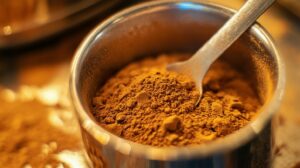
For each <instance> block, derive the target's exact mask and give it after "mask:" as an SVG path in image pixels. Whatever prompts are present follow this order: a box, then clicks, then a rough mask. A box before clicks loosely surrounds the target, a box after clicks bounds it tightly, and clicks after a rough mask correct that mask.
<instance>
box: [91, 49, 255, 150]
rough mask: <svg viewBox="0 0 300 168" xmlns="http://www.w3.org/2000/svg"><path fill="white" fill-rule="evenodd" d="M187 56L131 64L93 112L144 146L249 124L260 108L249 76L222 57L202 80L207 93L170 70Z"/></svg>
mask: <svg viewBox="0 0 300 168" xmlns="http://www.w3.org/2000/svg"><path fill="white" fill-rule="evenodd" d="M188 56H189V55H188V54H170V55H160V56H158V57H156V58H147V59H145V60H142V61H139V62H136V63H132V64H130V65H128V66H127V67H125V68H124V69H122V70H121V71H120V72H118V73H117V74H116V75H115V76H113V77H112V78H111V79H109V80H108V81H107V82H106V84H105V85H104V86H103V87H101V88H100V90H99V91H98V92H97V93H96V96H95V97H94V98H93V114H94V116H95V118H96V119H97V121H98V122H99V123H100V125H101V126H103V127H104V128H106V129H108V130H109V131H111V132H113V133H114V134H116V135H118V136H120V137H122V138H125V139H128V140H131V141H134V142H138V143H141V144H145V145H152V146H159V147H162V146H185V145H190V144H201V143H205V142H208V141H211V140H214V139H216V138H220V137H223V136H226V135H228V134H230V133H232V132H234V131H236V130H238V129H240V128H241V127H243V126H245V125H246V124H247V123H248V122H249V121H250V120H251V119H252V118H253V117H254V116H255V114H256V111H257V109H258V108H259V107H260V102H259V101H258V97H257V95H256V94H255V92H254V90H253V89H252V87H251V85H250V83H249V80H247V78H245V77H244V76H243V75H242V74H240V73H239V72H237V71H236V70H235V69H233V68H232V67H231V66H230V65H228V64H227V63H225V62H222V61H220V60H218V61H216V62H215V63H214V64H213V65H212V66H211V68H210V70H209V72H208V73H207V75H206V77H205V79H204V81H203V86H204V88H203V89H204V90H203V96H202V99H201V101H200V103H199V105H198V106H195V102H196V101H197V98H198V96H199V92H198V90H197V89H196V87H195V83H194V82H193V81H192V80H191V79H190V78H189V77H187V76H184V75H181V74H178V73H175V72H170V71H167V70H166V65H167V64H168V63H171V62H175V61H181V60H184V59H187V58H188Z"/></svg>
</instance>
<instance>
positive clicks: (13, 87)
mask: <svg viewBox="0 0 300 168" xmlns="http://www.w3.org/2000/svg"><path fill="white" fill-rule="evenodd" d="M210 1H213V2H217V3H221V4H223V5H226V6H230V7H233V8H238V7H239V6H240V5H241V4H242V1H240V0H235V1H233V0H232V1H222V0H210ZM101 19H102V18H98V19H95V20H94V21H92V22H90V23H88V24H85V25H83V26H81V27H78V28H76V29H74V30H71V31H68V32H65V33H64V34H63V35H60V36H58V37H54V38H52V39H50V40H48V41H46V42H42V43H38V44H34V45H33V46H31V47H28V48H25V49H14V50H10V51H0V88H1V89H0V107H1V108H0V120H1V122H0V156H1V157H0V167H2V166H6V167H26V168H29V167H30V166H32V167H45V166H47V165H48V166H50V165H52V166H54V167H55V166H57V167H59V166H60V167H74V166H73V165H74V164H77V165H81V167H87V162H86V161H85V159H84V153H83V152H82V146H81V141H80V137H79V134H78V132H79V131H78V128H77V125H76V122H75V120H74V115H73V113H72V111H71V110H70V101H69V99H68V93H67V91H68V75H69V69H70V62H71V59H72V57H73V53H74V51H75V49H76V47H77V46H78V44H79V43H80V41H81V40H82V38H83V37H84V36H85V35H86V34H87V32H88V31H89V30H90V29H91V28H92V27H93V26H94V25H95V24H96V23H98V22H99V21H100V20H101ZM259 22H260V23H261V24H262V25H263V26H264V27H265V28H266V29H267V30H268V31H269V32H270V34H271V35H272V36H273V37H274V39H275V41H276V43H277V44H278V48H279V50H280V52H281V53H282V57H283V59H284V61H285V63H286V72H287V87H286V92H285V96H284V99H283V103H282V106H281V108H280V110H279V113H278V115H277V116H276V117H275V118H274V119H273V125H274V129H273V137H274V144H275V146H274V147H273V154H274V155H273V158H272V162H273V164H274V167H276V168H277V167H278V168H282V167H283V168H284V167H287V168H289V167H296V165H297V163H298V166H299V163H300V145H299V142H300V133H299V131H298V130H299V129H300V103H298V101H299V99H300V87H299V81H300V71H299V68H300V48H299V44H300V24H299V23H300V19H298V18H296V17H295V16H292V15H290V14H288V13H286V12H285V11H284V10H282V9H281V8H280V7H279V6H278V5H275V6H273V7H272V9H271V10H269V11H268V12H267V13H266V14H264V15H263V16H262V17H261V18H260V19H259ZM3 156H4V157H3Z"/></svg>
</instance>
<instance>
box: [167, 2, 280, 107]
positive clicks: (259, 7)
mask: <svg viewBox="0 0 300 168" xmlns="http://www.w3.org/2000/svg"><path fill="white" fill-rule="evenodd" d="M274 2H275V0H248V1H246V3H245V4H244V5H243V6H242V8H241V9H240V10H239V11H238V12H237V13H236V14H234V15H233V16H232V17H231V18H230V19H229V20H228V21H227V22H226V23H225V24H224V25H223V26H222V27H221V29H219V30H218V31H217V33H216V34H214V35H213V36H212V37H211V38H210V39H209V40H208V41H207V42H206V43H205V44H204V45H203V46H202V47H201V48H200V49H199V50H198V51H197V52H196V53H195V54H194V55H193V56H192V57H191V58H190V59H189V60H187V61H183V62H177V63H173V64H170V65H168V66H167V69H168V70H169V71H174V72H178V73H181V74H184V75H187V76H189V77H191V78H192V79H193V80H194V81H195V83H196V87H197V89H198V90H199V94H200V96H199V98H198V99H197V101H196V104H195V105H196V106H197V105H198V104H199V102H200V100H201V96H202V92H203V90H202V80H203V78H204V76H205V74H206V72H207V71H208V69H209V67H210V66H211V64H212V63H213V62H214V61H215V60H216V59H217V58H218V57H220V56H221V55H222V54H223V53H224V52H225V50H226V49H228V48H229V47H230V46H231V45H232V44H233V43H234V42H235V41H236V40H237V39H238V38H239V37H240V36H241V35H242V34H243V33H244V32H245V31H246V30H247V29H248V28H249V27H250V26H251V25H252V24H253V23H254V22H255V21H256V19H257V18H258V17H259V16H260V15H261V14H263V13H264V11H265V10H267V9H268V8H269V7H270V6H271V5H272V4H273V3H274Z"/></svg>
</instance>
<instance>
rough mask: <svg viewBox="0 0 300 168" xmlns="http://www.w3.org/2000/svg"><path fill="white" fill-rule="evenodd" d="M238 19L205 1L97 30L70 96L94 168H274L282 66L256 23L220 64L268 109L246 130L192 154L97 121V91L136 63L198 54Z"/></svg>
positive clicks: (157, 5)
mask: <svg viewBox="0 0 300 168" xmlns="http://www.w3.org/2000/svg"><path fill="white" fill-rule="evenodd" d="M232 14H233V11H232V10H230V9H227V8H225V7H221V6H218V5H215V4H210V3H207V2H201V1H200V2H199V1H197V2H196V1H192V2H180V1H174V0H168V1H155V2H148V3H144V4H141V5H138V6H134V7H131V8H129V9H126V10H124V11H122V12H120V13H118V14H116V15H114V16H112V17H111V18H109V19H108V20H106V21H105V22H103V23H101V24H99V25H98V26H97V27H96V28H95V29H94V30H93V31H92V32H91V33H90V34H89V35H88V37H87V38H86V39H85V40H84V41H83V43H82V44H81V46H80V47H79V48H78V50H77V52H76V54H75V58H74V60H73V67H72V73H71V81H70V88H71V97H72V101H73V105H74V108H75V111H76V112H77V116H78V120H79V123H80V126H81V131H82V137H83V141H84V144H85V147H86V150H87V153H88V155H89V157H90V159H91V160H92V162H93V164H94V166H95V167H105V168H110V167H112V168H121V167H122V168H134V167H136V168H141V167H143V168H144V167H145V168H154V167H160V168H168V167H172V168H177V167H178V168H179V167H180V168H183V167H188V168H194V167H195V168H196V167H197V168H199V167H267V166H270V160H269V159H270V155H271V153H270V152H271V151H270V150H271V135H270V131H271V130H270V119H271V117H272V116H273V115H274V113H275V112H276V110H277V108H278V106H279V103H280V100H281V97H282V94H283V90H284V83H285V76H284V66H283V64H282V61H281V60H280V57H279V55H278V52H277V50H276V48H275V46H274V44H273V42H272V40H271V39H270V37H269V35H268V34H267V33H266V32H265V30H264V29H263V28H262V27H261V26H260V25H258V24H255V25H254V26H253V27H252V28H251V29H250V30H249V31H247V32H246V33H245V34H244V35H243V36H242V37H241V38H240V39H239V40H238V41H237V42H236V43H234V45H233V46H232V47H231V48H230V49H229V50H228V51H226V53H225V54H224V55H223V56H222V58H221V59H224V60H225V61H228V62H229V63H230V64H232V65H233V66H234V67H236V68H237V69H239V70H240V71H241V72H243V73H245V74H246V75H247V76H248V77H249V78H250V79H251V80H252V82H253V87H254V88H255V89H256V91H257V93H258V95H259V97H260V99H261V101H262V103H263V107H262V108H261V109H260V111H259V114H258V116H257V117H256V118H255V119H254V120H253V121H252V122H251V123H250V124H248V125H247V126H245V127H244V128H242V129H240V130H239V131H236V132H235V133H233V134H230V135H228V136H226V137H224V138H219V139H217V140H214V141H212V142H209V143H205V144H202V145H192V146H187V147H164V148H158V147H151V146H146V145H141V144H137V143H134V142H131V141H128V140H125V139H122V138H120V137H117V136H116V135H113V134H111V133H110V132H108V131H106V130H105V129H104V128H102V127H101V126H99V125H98V124H97V123H96V121H95V120H94V118H93V116H92V114H91V99H92V96H93V94H94V93H95V91H96V89H97V87H98V86H99V85H101V84H103V83H104V82H105V80H107V79H108V78H109V76H110V75H112V74H113V73H114V72H116V71H117V70H119V69H120V68H122V67H123V66H125V65H126V64H128V63H130V62H131V61H133V60H136V59H139V58H142V57H145V56H148V55H155V54H159V53H168V52H194V51H196V50H197V49H198V48H199V47H200V46H201V45H202V44H203V43H204V42H205V41H206V40H207V39H208V38H209V37H210V36H211V35H212V34H213V33H214V32H216V31H217V30H218V28H219V27H220V26H221V25H222V24H224V22H225V21H226V20H227V19H228V18H229V17H230V16H231V15H232Z"/></svg>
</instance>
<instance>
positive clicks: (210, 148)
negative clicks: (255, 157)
mask: <svg viewBox="0 0 300 168" xmlns="http://www.w3.org/2000/svg"><path fill="white" fill-rule="evenodd" d="M182 3H186V4H188V5H195V6H202V7H205V8H209V9H210V10H216V11H218V12H221V13H222V14H223V15H226V16H232V15H233V14H234V13H235V10H233V9H230V8H228V7H224V6H221V5H218V4H214V3H211V2H206V1H205V0H197V1H196V0H189V1H181V0H162V1H153V2H144V3H141V4H138V5H135V6H132V7H129V8H127V9H124V10H122V11H120V12H118V13H116V14H114V15H113V16H111V17H109V18H108V19H107V20H105V21H104V22H102V23H100V24H98V25H97V26H96V27H95V28H94V29H93V30H92V31H91V32H90V33H89V34H88V35H87V36H86V38H85V39H84V40H83V42H82V43H81V44H80V46H79V47H78V49H77V51H76V53H75V56H74V58H73V61H72V68H71V75H70V85H69V86H70V96H71V100H72V103H73V106H74V109H75V111H76V114H77V117H78V120H79V122H80V124H81V126H82V129H84V130H85V131H86V132H88V133H89V134H90V135H91V136H92V137H93V138H95V139H96V140H97V141H98V142H99V143H100V144H101V145H107V146H109V147H111V148H114V150H116V151H118V152H120V153H122V154H124V155H138V156H140V157H144V158H148V159H153V160H176V159H184V158H195V157H206V156H211V155H213V154H217V153H224V152H229V151H230V150H233V149H236V148H238V147H240V146H242V145H244V144H245V143H247V142H248V141H250V140H251V139H252V138H253V137H255V135H257V134H259V133H260V132H261V131H262V130H263V128H264V127H265V126H266V124H267V123H268V122H269V121H270V119H271V117H272V116H273V115H274V113H275V112H276V109H278V107H279V105H280V101H281V99H282V97H283V94H284V86H285V67H284V63H283V61H282V60H281V58H280V56H279V53H278V51H277V49H276V47H275V44H274V42H273V39H272V38H271V37H270V35H269V34H268V33H267V31H266V30H265V29H264V28H263V27H262V26H261V25H260V24H259V23H255V24H254V25H253V26H252V27H251V29H250V32H251V34H253V35H254V36H256V37H258V38H259V39H261V40H262V44H263V45H264V46H265V47H266V48H267V49H268V51H269V52H270V54H271V55H272V56H273V58H274V60H275V62H276V63H277V66H278V69H277V71H278V80H277V85H276V88H275V90H274V93H273V95H272V97H271V99H270V100H269V101H267V102H266V103H265V104H264V105H263V106H262V107H261V108H260V110H259V111H258V116H257V117H256V118H255V119H254V120H252V121H251V122H250V123H249V124H247V125H246V126H244V127H243V128H241V129H239V130H238V131H236V132H234V133H232V134H229V135H227V136H225V137H224V138H219V139H216V140H213V141H211V142H208V143H203V144H199V145H189V146H184V147H154V146H149V145H143V144H139V143H136V142H133V141H130V140H126V139H123V138H121V137H118V136H116V135H114V134H112V133H110V132H109V131H107V130H105V129H104V128H102V127H101V126H100V125H98V124H97V123H96V122H95V121H94V120H93V119H92V118H91V117H90V116H89V115H88V112H87V111H85V109H84V107H83V106H82V104H81V101H80V98H79V93H78V90H77V88H78V87H77V85H78V78H79V74H80V71H81V69H80V67H81V66H82V64H83V61H84V60H85V58H86V57H87V55H85V54H84V53H85V51H86V50H87V49H88V46H90V45H91V44H92V43H93V41H94V40H95V39H96V38H98V37H99V36H100V35H101V32H103V31H105V30H106V29H107V28H108V27H110V26H112V25H113V24H115V23H118V22H120V21H122V20H123V19H124V18H126V17H129V16H131V15H134V14H137V13H139V12H141V11H143V10H147V9H148V8H151V7H157V6H168V5H178V4H182Z"/></svg>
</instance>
